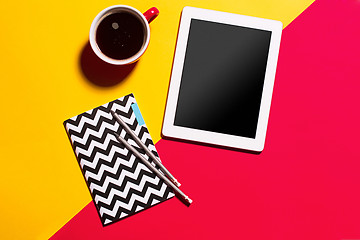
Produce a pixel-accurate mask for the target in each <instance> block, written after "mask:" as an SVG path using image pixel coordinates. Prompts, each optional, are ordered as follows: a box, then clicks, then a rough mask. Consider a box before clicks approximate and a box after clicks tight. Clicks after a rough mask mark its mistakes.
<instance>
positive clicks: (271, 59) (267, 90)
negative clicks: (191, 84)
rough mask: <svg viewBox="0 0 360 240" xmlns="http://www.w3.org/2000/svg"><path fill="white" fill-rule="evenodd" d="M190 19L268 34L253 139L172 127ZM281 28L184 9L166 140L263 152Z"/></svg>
mask: <svg viewBox="0 0 360 240" xmlns="http://www.w3.org/2000/svg"><path fill="white" fill-rule="evenodd" d="M192 19H197V20H204V21H210V22H215V23H223V24H230V25H235V26H242V27H248V28H255V29H260V30H267V31H271V40H270V46H269V54H268V60H267V65H266V70H265V79H264V87H263V93H262V98H261V104H260V110H259V118H258V125H257V129H256V135H255V138H247V137H240V136H235V135H229V134H223V133H216V132H210V131H204V130H199V129H193V128H188V127H181V126H176V125H174V120H175V114H176V107H177V101H178V95H179V90H180V84H181V78H182V72H183V66H184V60H185V53H186V48H187V42H188V35H189V30H190V23H191V20H192ZM282 28H283V25H282V23H281V22H279V21H275V20H268V19H262V18H256V17H249V16H243V15H238V14H232V13H226V12H218V11H213V10H206V9H200V8H194V7H184V9H183V11H182V15H181V20H180V26H179V32H178V38H177V44H176V50H175V55H174V61H173V67H172V73H171V79H170V85H169V91H168V97H167V103H166V108H165V114H164V121H163V127H162V135H163V136H164V137H165V138H177V139H183V140H190V141H195V142H201V143H208V144H214V145H219V146H224V147H230V148H238V149H245V150H250V151H256V152H260V151H262V150H263V149H264V144H265V136H266V129H267V125H268V118H269V113H270V105H271V98H272V92H273V87H274V80H275V71H276V65H277V59H278V55H279V48H280V39H281V33H282Z"/></svg>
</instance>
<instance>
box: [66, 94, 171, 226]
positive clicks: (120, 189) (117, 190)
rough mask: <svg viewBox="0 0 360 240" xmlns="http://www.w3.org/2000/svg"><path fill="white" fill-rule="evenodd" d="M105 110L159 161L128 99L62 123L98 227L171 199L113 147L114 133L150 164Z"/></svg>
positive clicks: (131, 99) (120, 147)
mask: <svg viewBox="0 0 360 240" xmlns="http://www.w3.org/2000/svg"><path fill="white" fill-rule="evenodd" d="M110 110H113V111H115V112H116V113H117V114H118V115H120V116H121V117H122V119H123V120H124V121H125V122H126V123H127V124H128V125H129V127H130V128H131V129H132V130H133V131H134V132H135V133H136V134H137V135H138V136H139V138H140V139H141V141H143V143H144V144H145V145H146V146H147V147H148V148H149V150H150V151H152V152H153V153H154V155H155V156H158V153H157V151H156V149H155V146H154V143H153V141H152V139H151V137H150V134H149V131H148V129H147V127H146V125H145V122H144V121H143V119H142V116H141V113H140V111H139V108H138V106H137V104H136V101H135V98H134V95H133V94H129V95H126V96H124V97H122V98H119V99H117V100H114V101H112V102H109V103H107V104H104V105H102V106H100V107H97V108H94V109H92V110H90V111H87V112H84V113H82V114H80V115H78V116H75V117H73V118H70V119H68V120H66V121H65V122H64V126H65V129H66V131H67V133H68V136H69V138H70V141H71V143H72V146H73V149H74V152H75V155H76V157H77V160H78V162H79V165H80V168H81V170H82V173H83V175H84V177H85V180H86V183H87V185H88V187H89V190H90V193H91V195H92V198H93V200H94V203H95V205H96V208H97V210H98V213H99V216H100V218H101V222H102V223H103V225H108V224H110V223H113V222H115V221H117V220H119V219H121V218H124V217H127V216H130V215H132V214H134V213H136V212H139V211H141V210H143V209H146V208H149V207H151V206H153V205H155V204H157V203H160V202H162V201H165V200H167V199H169V198H171V197H173V196H174V193H173V191H172V189H171V188H170V187H168V186H167V185H166V184H165V183H164V182H163V181H162V180H161V179H160V178H158V177H157V176H156V175H155V174H154V173H153V172H152V171H150V170H149V169H148V168H147V167H146V166H145V165H144V164H142V163H141V161H140V160H139V159H137V158H136V157H135V156H134V155H133V154H132V153H131V152H129V151H128V150H127V149H126V148H125V147H124V146H123V145H122V144H121V143H119V142H118V141H117V139H116V138H115V136H114V134H113V133H114V132H116V133H118V134H119V135H120V136H122V137H123V138H125V139H126V140H127V141H128V143H129V144H131V145H132V146H133V147H134V148H136V150H138V151H139V152H140V153H142V154H143V156H144V157H145V158H146V159H149V157H148V156H147V155H146V154H145V152H144V151H143V150H142V149H141V148H139V147H138V146H137V144H136V142H135V141H134V140H132V139H131V136H130V135H129V134H128V133H126V132H125V130H124V129H122V127H121V126H120V125H119V124H118V123H117V122H116V121H115V119H113V117H112V115H111V113H110Z"/></svg>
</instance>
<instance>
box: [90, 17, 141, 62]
mask: <svg viewBox="0 0 360 240" xmlns="http://www.w3.org/2000/svg"><path fill="white" fill-rule="evenodd" d="M144 36H145V32H144V25H143V23H142V22H141V20H140V19H138V18H137V17H136V16H134V15H132V14H130V13H127V12H119V13H112V14H110V15H109V16H106V17H105V18H104V19H103V20H102V21H101V22H100V24H99V26H98V28H97V31H96V42H97V44H98V46H99V48H100V51H101V52H102V53H104V54H105V55H106V56H108V57H110V58H113V59H117V60H122V59H127V58H130V57H132V56H134V55H135V54H136V53H138V52H139V51H140V49H141V48H142V46H143V43H144V41H145V37H144Z"/></svg>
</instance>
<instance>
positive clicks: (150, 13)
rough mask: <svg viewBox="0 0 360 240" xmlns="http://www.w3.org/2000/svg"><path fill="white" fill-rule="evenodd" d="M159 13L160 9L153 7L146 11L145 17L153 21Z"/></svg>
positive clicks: (149, 21)
mask: <svg viewBox="0 0 360 240" xmlns="http://www.w3.org/2000/svg"><path fill="white" fill-rule="evenodd" d="M158 15H159V9H157V8H156V7H152V8H150V9H149V10H147V11H146V12H144V17H145V18H146V20H147V21H148V23H151V22H152V21H153V20H154V19H155V18H156V17H157V16H158Z"/></svg>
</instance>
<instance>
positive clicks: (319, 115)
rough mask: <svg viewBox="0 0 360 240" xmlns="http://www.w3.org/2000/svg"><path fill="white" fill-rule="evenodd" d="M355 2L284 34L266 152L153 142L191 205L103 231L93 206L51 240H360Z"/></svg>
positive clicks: (341, 1)
mask: <svg viewBox="0 0 360 240" xmlns="http://www.w3.org/2000/svg"><path fill="white" fill-rule="evenodd" d="M359 43H360V1H358V0H338V1H334V0H333V1H330V0H329V1H326V0H318V1H316V2H315V3H314V4H313V5H312V6H310V7H309V8H308V9H307V10H306V11H305V12H304V13H303V14H301V15H300V16H299V17H298V18H297V19H296V20H294V22H292V23H291V24H290V25H289V26H288V27H287V28H286V29H285V30H284V32H283V38H282V44H281V50H280V57H279V63H278V71H277V77H276V80H275V89H274V96H273V102H272V107H271V113H270V120H269V127H268V133H267V140H266V144H265V150H264V151H263V152H262V153H261V154H259V155H254V154H249V153H242V152H237V151H230V150H223V149H218V148H212V147H204V146H199V145H194V144H186V143H179V142H175V141H166V140H160V142H158V143H157V144H156V147H157V149H158V152H159V154H160V156H161V157H162V160H163V162H164V163H165V165H166V166H167V168H168V169H169V170H170V171H171V172H172V173H173V174H174V176H175V177H176V178H177V179H178V180H179V181H180V182H181V183H182V187H181V189H182V190H183V191H184V192H185V193H186V194H188V195H189V196H190V197H191V198H192V199H193V200H194V203H193V204H192V205H191V206H190V207H189V208H187V207H186V206H184V205H183V204H182V203H181V202H180V201H178V200H177V199H175V198H174V199H171V200H169V201H166V202H164V203H162V204H159V205H158V206H155V207H152V208H150V209H148V210H146V211H143V212H141V213H139V214H136V215H134V216H132V217H129V218H126V219H124V220H122V221H120V222H118V223H115V224H113V225H110V226H108V227H102V225H101V223H100V220H99V217H98V215H97V212H96V210H95V206H94V204H93V203H92V202H91V203H90V204H89V205H87V206H86V207H85V208H84V209H83V210H82V211H81V212H79V214H78V215H76V216H75V217H74V218H73V219H72V220H71V221H69V222H68V223H67V224H66V225H65V226H64V227H63V228H62V229H60V230H59V231H58V232H57V233H56V234H55V235H54V236H53V238H52V239H247V240H249V239H259V240H260V239H261V240H264V239H276V240H281V239H284V240H285V239H286V240H297V239H299V240H300V239H301V240H304V239H306V240H312V239H314V240H315V239H316V240H321V239H324V240H325V239H326V240H332V239H334V240H335V239H336V240H338V239H360V153H359V150H358V148H359V143H360V141H359V137H360V125H359V124H360V111H359V103H360V60H359V56H360V45H359Z"/></svg>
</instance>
